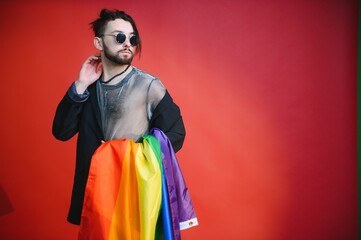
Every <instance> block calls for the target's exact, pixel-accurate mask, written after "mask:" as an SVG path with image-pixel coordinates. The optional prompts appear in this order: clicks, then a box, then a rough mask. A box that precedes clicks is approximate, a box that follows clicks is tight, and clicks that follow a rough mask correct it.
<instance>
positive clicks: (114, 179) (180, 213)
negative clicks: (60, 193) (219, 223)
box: [78, 129, 198, 240]
mask: <svg viewBox="0 0 361 240" xmlns="http://www.w3.org/2000/svg"><path fill="white" fill-rule="evenodd" d="M151 133H153V135H154V136H152V135H147V136H144V137H143V138H141V140H140V141H139V142H134V141H132V140H112V141H109V142H106V143H104V144H102V145H101V146H100V147H99V148H98V149H97V150H96V152H95V153H94V155H93V157H92V162H91V166H90V170H89V176H88V182H87V185H86V190H85V197H84V204H83V211H82V219H81V224H80V230H79V236H78V239H79V240H81V239H87V240H91V239H94V240H101V239H111V240H115V239H122V240H125V239H142V240H143V239H144V240H148V239H149V240H152V239H170V240H171V239H180V232H179V230H181V229H184V228H188V227H191V226H196V225H197V224H198V222H197V218H196V217H195V214H194V210H193V206H192V203H191V199H190V196H189V193H188V191H187V188H186V185H185V183H184V179H183V177H182V174H181V172H180V169H179V165H178V163H177V159H176V158H175V154H174V151H173V149H172V148H171V145H170V142H169V140H168V138H167V137H166V136H165V134H164V133H162V132H161V131H160V130H158V129H153V130H152V131H151ZM179 193H182V195H180V194H179Z"/></svg>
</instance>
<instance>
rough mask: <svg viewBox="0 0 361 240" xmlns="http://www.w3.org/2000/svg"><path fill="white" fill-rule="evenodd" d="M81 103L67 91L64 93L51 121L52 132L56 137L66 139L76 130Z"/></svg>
mask: <svg viewBox="0 0 361 240" xmlns="http://www.w3.org/2000/svg"><path fill="white" fill-rule="evenodd" d="M83 105H84V102H76V101H74V100H72V99H71V98H70V97H69V95H68V93H66V94H65V96H64V97H63V99H62V100H61V101H60V103H59V105H58V107H57V109H56V113H55V117H54V121H53V128H52V132H53V135H54V137H55V138H56V139H58V140H61V141H66V140H69V139H70V138H72V137H73V136H74V135H75V134H76V133H77V132H78V130H79V121H80V117H81V113H82V109H83Z"/></svg>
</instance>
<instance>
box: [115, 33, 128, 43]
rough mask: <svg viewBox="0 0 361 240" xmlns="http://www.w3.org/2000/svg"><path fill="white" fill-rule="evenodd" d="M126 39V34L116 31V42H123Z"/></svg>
mask: <svg viewBox="0 0 361 240" xmlns="http://www.w3.org/2000/svg"><path fill="white" fill-rule="evenodd" d="M125 39H126V36H125V35H124V34H123V33H118V34H117V36H116V37H115V40H116V41H117V42H118V43H123V42H124V41H125Z"/></svg>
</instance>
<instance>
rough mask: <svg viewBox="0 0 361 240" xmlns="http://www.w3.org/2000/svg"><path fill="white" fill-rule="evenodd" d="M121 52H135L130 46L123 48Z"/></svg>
mask: <svg viewBox="0 0 361 240" xmlns="http://www.w3.org/2000/svg"><path fill="white" fill-rule="evenodd" d="M119 52H131V53H132V54H134V52H133V51H132V50H131V49H130V48H123V49H122V50H120V51H119Z"/></svg>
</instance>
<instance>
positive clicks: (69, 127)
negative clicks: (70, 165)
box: [53, 83, 185, 224]
mask: <svg viewBox="0 0 361 240" xmlns="http://www.w3.org/2000/svg"><path fill="white" fill-rule="evenodd" d="M88 91H89V94H90V95H89V98H88V99H87V100H86V101H85V102H82V103H79V102H74V101H73V100H72V99H71V98H70V97H69V96H68V94H65V96H64V98H63V99H62V100H61V102H60V103H59V105H58V108H57V110H56V114H55V117H54V122H53V135H54V136H55V137H56V138H57V139H59V140H61V141H66V140H69V139H70V138H72V137H73V136H74V135H75V134H77V133H78V140H77V151H76V167H75V177H74V185H73V191H72V199H71V204H70V209H69V213H68V221H69V222H70V223H73V224H80V218H81V211H82V207H83V199H84V192H85V186H86V182H87V179H88V172H89V168H90V161H91V157H92V155H93V153H94V151H95V150H96V149H97V148H98V147H99V146H100V144H101V140H102V139H104V137H103V133H102V130H101V119H100V109H99V105H98V100H97V91H96V84H95V83H93V84H92V85H90V86H89V87H88ZM151 128H159V129H161V130H162V131H163V132H164V133H165V134H166V135H167V137H168V138H169V139H170V141H171V143H172V145H173V148H174V151H176V152H177V151H178V150H179V149H180V148H181V147H182V145H183V141H184V138H185V128H184V124H183V119H182V116H181V113H180V110H179V107H178V106H177V105H176V104H175V103H174V102H173V99H172V98H171V96H170V95H169V93H168V92H166V94H165V96H164V97H163V99H162V100H161V101H160V103H159V104H158V106H157V107H156V109H155V110H154V112H153V114H152V118H151V120H150V123H149V129H151Z"/></svg>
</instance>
